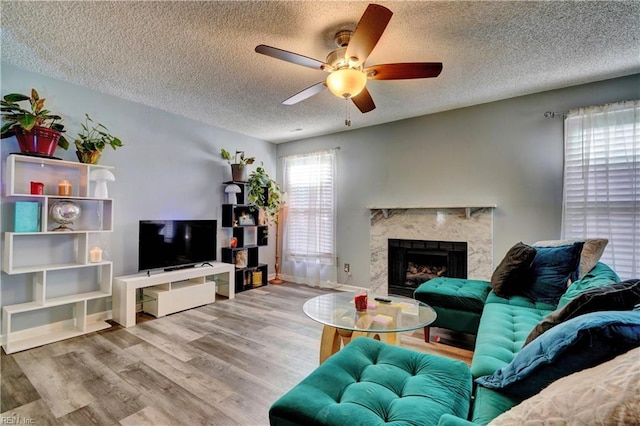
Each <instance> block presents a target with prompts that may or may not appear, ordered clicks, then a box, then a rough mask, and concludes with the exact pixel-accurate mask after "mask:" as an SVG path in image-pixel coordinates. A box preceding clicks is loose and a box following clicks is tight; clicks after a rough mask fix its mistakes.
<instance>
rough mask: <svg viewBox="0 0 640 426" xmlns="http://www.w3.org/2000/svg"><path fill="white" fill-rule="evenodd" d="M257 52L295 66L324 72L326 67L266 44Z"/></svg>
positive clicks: (316, 61)
mask: <svg viewBox="0 0 640 426" xmlns="http://www.w3.org/2000/svg"><path fill="white" fill-rule="evenodd" d="M256 52H257V53H262V54H263V55H267V56H271V57H272V58H276V59H281V60H283V61H287V62H291V63H293V64H297V65H302V66H303V67H309V68H314V69H318V70H322V69H323V68H324V67H325V66H326V64H325V63H324V62H322V61H319V60H317V59H313V58H309V57H308V56H303V55H299V54H297V53H293V52H289V51H287V50H282V49H278V48H277V47H271V46H267V45H264V44H261V45H258V46H256Z"/></svg>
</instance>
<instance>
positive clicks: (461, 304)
mask: <svg viewBox="0 0 640 426" xmlns="http://www.w3.org/2000/svg"><path fill="white" fill-rule="evenodd" d="M489 291H491V286H490V285H489V282H488V281H482V280H470V279H463V278H446V277H441V278H434V279H431V280H429V281H427V282H425V283H424V284H421V285H420V286H419V287H418V288H417V289H416V291H415V292H414V293H413V297H414V298H415V299H416V300H419V301H421V302H424V303H427V304H428V305H431V306H441V307H443V308H450V309H456V310H459V311H467V312H477V313H481V312H482V309H483V308H484V302H485V300H487V295H488V294H489Z"/></svg>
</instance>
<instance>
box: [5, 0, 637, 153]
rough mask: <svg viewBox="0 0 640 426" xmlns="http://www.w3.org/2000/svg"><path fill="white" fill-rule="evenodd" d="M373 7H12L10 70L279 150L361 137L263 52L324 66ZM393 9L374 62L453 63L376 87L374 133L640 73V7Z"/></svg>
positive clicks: (494, 4) (310, 80)
mask: <svg viewBox="0 0 640 426" xmlns="http://www.w3.org/2000/svg"><path fill="white" fill-rule="evenodd" d="M367 4H368V2H346V1H340V2H322V1H288V2H272V1H253V2H244V1H229V2H218V1H198V2H186V1H172V2H151V1H122V2H103V1H86V2H71V1H63V2H54V1H49V2H37V3H34V2H28V1H16V2H13V1H4V0H3V1H2V3H1V7H2V10H1V13H2V15H1V16H2V17H1V19H2V21H1V22H2V60H4V61H7V62H10V63H12V64H15V65H16V66H18V67H20V68H23V69H27V70H31V71H35V72H38V73H41V74H45V75H49V76H51V77H54V78H57V79H61V80H66V81H70V82H73V83H76V84H80V85H84V86H87V87H90V88H92V89H95V90H98V91H101V92H103V93H107V94H110V95H115V96H118V97H121V98H124V99H128V100H131V101H135V102H139V103H142V104H145V105H149V106H152V107H155V108H159V109H162V110H165V111H169V112H172V113H175V114H180V115H183V116H187V117H190V118H193V119H195V120H199V121H202V122H205V123H210V124H212V125H215V126H218V127H222V128H226V129H229V130H233V131H236V132H239V133H243V134H247V135H250V136H254V137H256V138H259V139H263V140H267V141H271V142H276V143H277V142H283V141H288V140H294V139H301V138H304V137H309V136H315V135H321V134H327V133H334V132H339V131H344V130H348V128H346V127H345V125H344V115H345V101H343V100H341V99H339V98H337V97H335V96H333V95H332V94H330V92H329V91H324V92H322V93H320V94H318V95H316V96H314V97H312V98H309V99H307V100H305V101H303V102H301V103H299V104H296V105H293V106H285V105H282V104H281V102H282V101H283V100H284V99H286V98H288V97H289V96H291V95H293V94H295V93H297V92H298V91H300V90H302V89H304V88H306V87H308V86H310V85H312V84H314V83H317V82H319V81H322V80H323V79H324V78H325V77H326V74H325V73H323V72H322V71H315V70H312V69H309V68H305V67H301V66H298V65H294V64H291V63H288V62H283V61H279V60H276V59H273V58H270V57H267V56H263V55H259V54H257V53H255V52H254V48H255V46H256V45H258V44H267V45H270V46H274V47H278V48H281V49H285V50H289V51H293V52H296V53H300V54H302V55H305V56H309V57H312V58H316V59H319V60H322V61H324V60H325V57H326V55H327V53H328V52H329V51H330V50H332V49H333V48H335V44H334V43H333V35H334V34H335V33H336V32H337V31H338V30H340V29H353V28H355V24H356V23H357V22H358V20H359V19H360V16H361V15H362V13H363V12H364V10H365V8H366V6H367ZM379 4H382V5H384V6H386V7H388V8H389V9H391V10H392V11H393V13H394V15H393V18H392V19H391V22H390V23H389V26H388V27H387V29H386V31H385V33H384V34H383V36H382V38H381V39H380V41H379V43H378V45H377V46H376V48H375V49H374V51H373V53H372V54H371V55H370V56H369V59H368V60H367V65H375V64H380V63H389V62H442V63H443V64H444V69H443V71H442V74H440V76H439V77H437V78H433V79H422V80H410V81H409V80H403V81H369V82H368V84H367V88H368V89H369V92H370V93H371V95H372V97H373V99H374V101H375V103H376V105H377V108H376V109H375V110H373V111H372V112H369V113H367V114H362V113H360V112H359V111H358V110H357V109H356V108H352V109H351V120H352V127H351V129H355V128H358V127H364V126H371V125H375V124H380V123H385V122H391V121H395V120H400V119H404V118H409V117H415V116H419V115H424V114H429V113H434V112H438V111H444V110H449V109H453V108H459V107H464V106H469V105H475V104H480V103H484V102H490V101H494V100H499V99H505V98H510V97H514V96H519V95H524V94H528V93H534V92H539V91H544V90H550V89H557V88H561V87H567V86H571V85H576V84H582V83H588V82H592V81H598V80H604V79H608V78H614V77H619V76H624V75H630V74H635V73H638V72H640V24H639V23H640V1H636V0H634V1H616V2H608V1H594V2H582V1H580V2H570V1H545V2H528V1H518V2H503V1H418V2H399V1H398V2H396V1H382V2H379Z"/></svg>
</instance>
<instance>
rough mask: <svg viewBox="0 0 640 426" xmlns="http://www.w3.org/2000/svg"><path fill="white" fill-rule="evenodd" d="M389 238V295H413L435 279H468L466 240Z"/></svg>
mask: <svg viewBox="0 0 640 426" xmlns="http://www.w3.org/2000/svg"><path fill="white" fill-rule="evenodd" d="M388 241H389V242H388V246H389V248H388V250H389V251H388V259H389V268H388V271H389V285H388V289H389V290H388V291H389V294H397V295H400V296H407V297H413V291H414V290H415V289H416V288H418V287H419V286H420V284H422V283H424V282H425V281H429V280H430V279H432V278H437V277H451V278H467V243H466V242H455V241H429V240H400V239H389V240H388Z"/></svg>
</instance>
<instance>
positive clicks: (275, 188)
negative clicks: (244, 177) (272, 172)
mask: <svg viewBox="0 0 640 426" xmlns="http://www.w3.org/2000/svg"><path fill="white" fill-rule="evenodd" d="M247 183H248V187H249V189H248V191H247V198H248V200H249V202H250V203H251V204H253V205H255V206H256V207H257V208H259V209H261V210H262V211H263V212H264V215H265V218H266V220H267V224H270V223H273V224H275V225H277V224H278V210H279V209H280V206H281V205H282V189H281V188H280V185H278V182H276V181H275V180H273V179H271V177H269V175H268V174H267V172H266V171H265V169H264V167H262V165H260V166H258V167H256V169H255V170H254V171H252V172H251V174H250V175H249V180H248V181H247Z"/></svg>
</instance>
